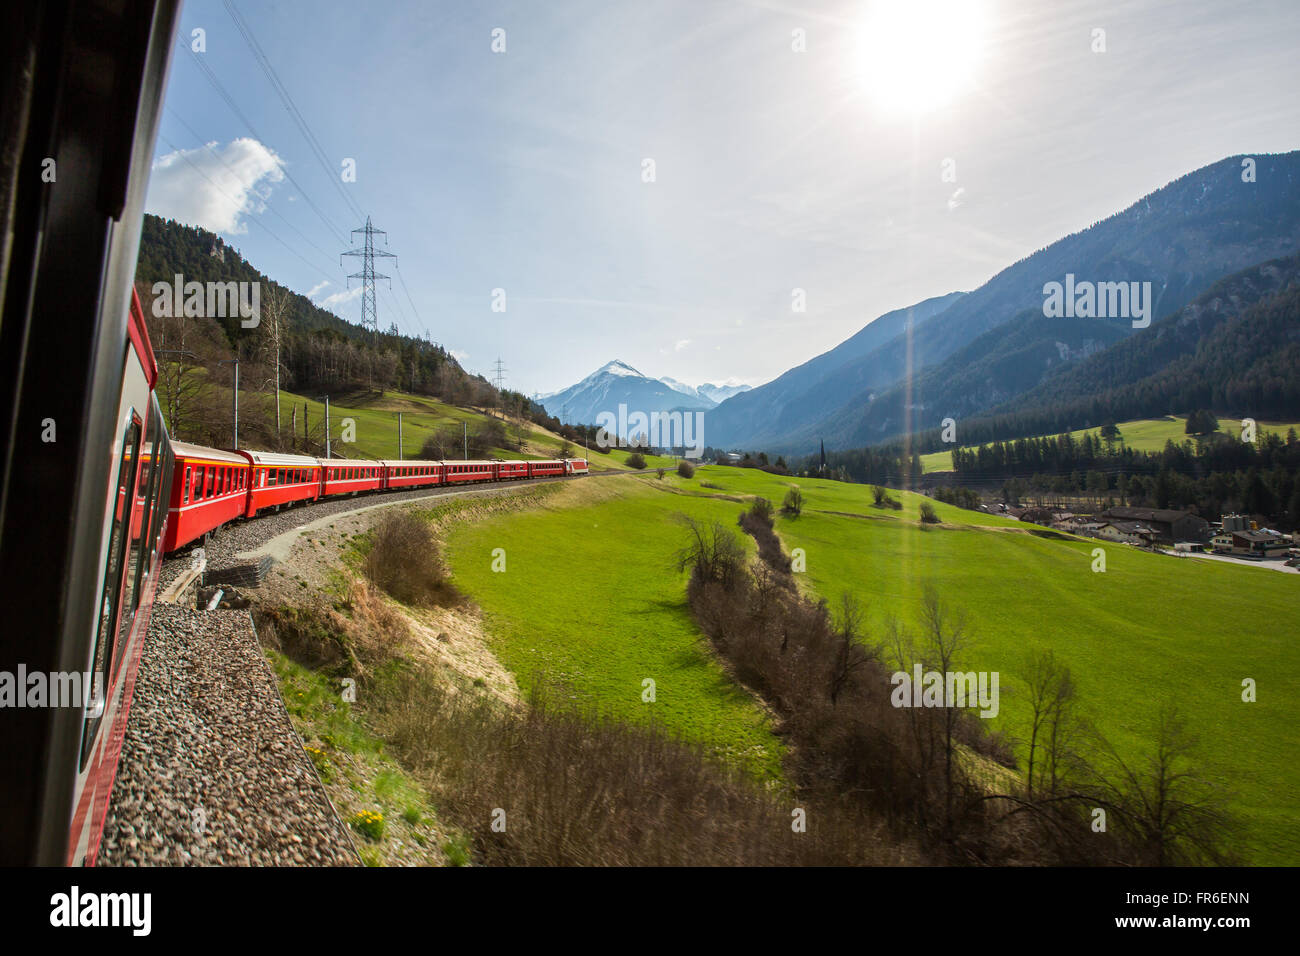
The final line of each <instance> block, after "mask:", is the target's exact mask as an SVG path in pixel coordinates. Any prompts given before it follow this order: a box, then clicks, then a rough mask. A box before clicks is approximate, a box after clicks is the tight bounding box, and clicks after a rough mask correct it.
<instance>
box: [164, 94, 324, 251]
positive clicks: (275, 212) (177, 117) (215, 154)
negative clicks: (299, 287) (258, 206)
mask: <svg viewBox="0 0 1300 956" xmlns="http://www.w3.org/2000/svg"><path fill="white" fill-rule="evenodd" d="M167 112H169V113H171V115H172V117H173V118H174V119H175V120H176V122H178V123H180V124H181V125H182V126H184V127H185V128H186V129H187V130H189V132H190V135H191V136H193V137H194V138H195V140H197V141H198V143H199V145H201V146H202V147H203V148H204V149H206V150H207V151H208V152H209V153H211V154H212V155H213V157H215V158H216V159H217V160H218V161H220V163H221V165H223V166H225V167H226V169H228V170H230V171H231V173H233V174H234V175H235V176H239V175H240V173H239V171H238V170H237V169H235V167H233V166H231V165H230V164H229V163H228V162H226V160H225V157H223V156H222V155H221V154H220V153H218V152H217V151H216V150H215V149H213V148H212V147H211V145H209V144H208V143H206V142H205V141H204V140H203V137H202V136H200V135H199V134H198V133H197V132H195V131H194V127H192V126H190V124H189V123H187V122H185V119H184V118H183V117H182V116H181V115H180V114H179V113H177V112H176V111H175V110H174V109H172V108H171V107H170V106H169V107H167ZM230 198H231V199H232V200H233V198H234V197H230ZM266 209H267V211H268V212H270V213H271V214H272V215H274V216H275V217H277V218H278V219H279V220H280V221H281V222H283V223H284V224H285V225H286V226H288V227H289V228H290V229H292V230H293V231H294V232H296V233H297V234H298V235H299V236H301V237H302V239H303V241H304V242H306V243H307V244H308V245H309V246H311V247H312V248H313V249H315V250H316V251H317V252H319V253H320V254H321V255H322V256H324V257H325V258H327V259H328V258H330V254H329V253H328V252H326V251H325V250H324V249H322V248H321V247H320V246H318V245H316V243H315V242H313V241H312V240H311V238H310V237H309V236H308V235H307V234H306V233H304V232H303V231H302V230H301V229H299V228H298V227H297V226H295V225H294V224H293V223H291V222H290V221H289V220H288V219H285V218H284V216H282V215H280V211H279V210H278V209H276V208H275V207H274V206H271V205H270V204H267V206H266Z"/></svg>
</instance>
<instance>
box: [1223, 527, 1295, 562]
mask: <svg viewBox="0 0 1300 956" xmlns="http://www.w3.org/2000/svg"><path fill="white" fill-rule="evenodd" d="M1211 544H1213V545H1214V550H1215V551H1218V552H1220V553H1222V554H1235V555H1240V556H1241V557H1247V558H1284V557H1286V556H1287V553H1288V551H1289V550H1290V548H1291V542H1290V541H1289V540H1288V539H1287V536H1286V535H1284V534H1279V533H1278V532H1276V531H1270V530H1268V529H1267V528H1265V529H1262V530H1258V531H1252V530H1246V531H1221V532H1219V533H1218V534H1216V535H1215V536H1214V538H1213V540H1212V541H1211Z"/></svg>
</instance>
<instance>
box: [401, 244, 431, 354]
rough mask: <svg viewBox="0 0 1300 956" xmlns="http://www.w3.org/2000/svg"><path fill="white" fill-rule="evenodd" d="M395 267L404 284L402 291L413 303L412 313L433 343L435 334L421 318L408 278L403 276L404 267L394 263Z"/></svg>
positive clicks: (408, 300) (407, 299)
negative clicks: (407, 285) (408, 284)
mask: <svg viewBox="0 0 1300 956" xmlns="http://www.w3.org/2000/svg"><path fill="white" fill-rule="evenodd" d="M393 265H394V266H395V267H396V268H397V279H398V281H399V282H401V284H402V291H403V292H405V293H406V301H407V302H409V303H411V311H412V312H414V313H415V321H416V322H418V323H419V324H420V328H421V329H423V330H424V334H425V336H427V337H428V339H429V341H430V342H432V341H433V333H432V332H430V331H429V327H428V326H427V325H425V324H424V319H423V318H421V316H420V310H419V309H417V308H416V307H415V300H414V299H413V298H411V290H410V289H408V288H407V287H406V277H405V276H404V275H402V267H401V266H400V265H399V264H398V263H397V262H394V263H393Z"/></svg>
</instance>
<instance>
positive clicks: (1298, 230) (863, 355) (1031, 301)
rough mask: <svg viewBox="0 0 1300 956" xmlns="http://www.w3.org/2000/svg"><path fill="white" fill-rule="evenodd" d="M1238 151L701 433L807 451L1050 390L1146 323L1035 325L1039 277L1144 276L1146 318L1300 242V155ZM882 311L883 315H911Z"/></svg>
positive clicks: (740, 399) (733, 402)
mask: <svg viewBox="0 0 1300 956" xmlns="http://www.w3.org/2000/svg"><path fill="white" fill-rule="evenodd" d="M1243 158H1244V157H1241V156H1236V157H1230V158H1228V159H1224V160H1221V161H1219V162H1217V163H1214V164H1212V165H1210V166H1206V167H1204V168H1202V169H1199V170H1197V171H1195V172H1192V173H1189V174H1187V175H1185V176H1183V177H1181V178H1179V179H1177V180H1175V181H1174V182H1172V183H1170V184H1168V185H1167V186H1164V187H1162V188H1161V189H1158V190H1156V191H1155V192H1153V193H1151V194H1150V195H1148V196H1146V197H1144V198H1143V199H1140V200H1138V201H1137V202H1136V203H1134V204H1133V205H1131V206H1129V207H1128V208H1127V209H1125V210H1123V211H1122V212H1119V213H1116V214H1115V215H1113V216H1111V217H1109V218H1108V219H1105V220H1103V221H1101V222H1098V223H1095V224H1094V225H1092V226H1090V227H1089V228H1087V229H1085V230H1083V231H1081V232H1078V233H1075V234H1073V235H1070V236H1067V237H1066V238H1064V239H1061V240H1059V241H1057V242H1054V243H1052V244H1051V245H1050V246H1047V247H1046V248H1044V249H1041V250H1039V251H1038V252H1036V253H1034V254H1033V255H1031V256H1028V257H1027V258H1025V259H1022V260H1021V261H1019V262H1017V263H1015V264H1014V265H1012V266H1009V267H1008V268H1006V269H1004V270H1003V271H1002V272H1000V273H998V274H997V275H996V276H994V277H993V278H992V279H990V280H989V281H988V282H986V283H985V284H984V285H982V286H980V287H979V288H978V289H976V290H975V291H973V292H971V293H969V294H967V295H959V296H957V297H956V298H955V299H954V300H953V301H951V302H950V303H949V304H947V306H946V307H944V308H942V309H941V310H940V311H938V312H937V313H932V314H931V315H929V316H928V317H925V318H922V317H920V316H919V315H917V314H915V313H916V312H917V311H918V310H920V309H921V306H924V305H926V304H927V303H921V304H920V305H918V306H916V307H914V308H913V310H912V311H913V313H914V314H913V316H912V318H911V320H910V321H911V324H912V326H913V327H912V329H911V330H910V332H909V333H907V334H902V332H903V329H902V328H900V329H899V330H898V331H897V332H896V333H895V334H894V335H892V336H889V337H888V338H887V340H885V341H883V342H881V341H879V339H880V336H874V337H872V338H873V347H871V348H869V349H862V350H859V351H858V353H857V354H856V355H855V356H854V357H853V358H851V359H850V360H849V361H847V362H828V363H826V366H828V367H823V368H822V369H820V370H817V371H816V372H814V373H813V374H807V373H804V374H803V375H802V376H801V377H802V379H803V381H802V382H801V386H802V390H800V389H793V390H792V389H789V388H784V389H775V388H772V387H771V386H777V385H778V383H781V382H782V381H783V380H784V379H786V378H787V376H790V375H792V373H789V372H788V373H786V375H784V376H782V377H781V378H778V379H777V380H776V381H775V382H773V383H771V385H770V386H763V387H762V388H758V389H754V390H753V391H752V392H747V393H745V394H744V395H740V396H736V397H734V398H732V399H729V400H728V401H726V402H724V403H723V404H722V405H720V406H719V407H718V408H717V409H716V410H715V411H714V412H711V413H710V414H709V415H708V416H707V417H706V419H705V428H706V433H707V438H708V441H709V443H710V444H713V445H720V446H726V447H734V446H762V447H765V448H766V449H767V450H769V451H772V450H781V451H796V452H807V451H811V450H812V449H813V448H814V447H816V442H817V439H818V438H819V437H822V436H824V437H825V438H826V440H827V442H828V443H831V442H833V443H835V444H837V445H839V446H840V447H843V446H844V445H846V444H849V445H851V444H854V443H865V442H868V441H880V440H883V439H886V438H889V437H892V436H896V435H898V434H900V433H902V432H903V431H904V430H905V429H911V430H920V429H926V428H933V427H937V426H938V425H939V423H940V421H941V420H942V419H943V418H944V417H948V416H950V415H951V416H952V417H957V415H956V414H954V411H953V410H954V409H960V414H962V415H972V414H976V413H979V412H981V411H983V410H986V409H988V408H990V407H992V406H994V405H998V404H1004V403H1006V402H1008V401H1010V400H1011V399H1013V398H1014V397H1015V396H1016V395H1019V394H1022V393H1024V392H1026V391H1029V390H1031V389H1033V388H1037V387H1039V386H1043V387H1050V386H1049V385H1048V384H1047V383H1050V382H1051V381H1052V379H1053V377H1054V376H1055V375H1057V374H1059V373H1060V372H1061V371H1062V370H1064V369H1066V368H1068V367H1070V366H1071V365H1072V364H1074V363H1076V362H1078V361H1080V360H1083V359H1086V358H1087V357H1088V356H1089V355H1091V354H1093V353H1094V352H1095V351H1096V350H1097V349H1098V348H1101V349H1103V350H1104V349H1105V348H1107V347H1113V344H1112V342H1113V341H1114V340H1117V339H1119V338H1128V337H1135V336H1141V335H1144V334H1146V333H1147V332H1149V331H1150V328H1146V329H1135V328H1133V326H1132V322H1131V320H1130V318H1129V317H1127V316H1125V317H1109V318H1102V319H1078V318H1068V319H1067V318H1060V319H1050V320H1047V324H1045V323H1044V321H1040V320H1044V319H1046V316H1044V314H1043V306H1044V285H1045V284H1047V283H1050V282H1062V281H1063V280H1065V277H1066V276H1067V275H1073V276H1075V277H1077V278H1078V279H1079V280H1080V281H1087V282H1092V283H1100V282H1139V283H1144V282H1150V283H1151V291H1152V296H1153V300H1154V301H1153V305H1152V309H1151V315H1150V318H1151V319H1152V320H1153V324H1154V321H1155V320H1159V319H1161V318H1163V317H1165V316H1168V315H1170V314H1171V313H1174V312H1176V311H1178V310H1179V309H1181V308H1183V307H1184V306H1186V305H1187V304H1188V303H1189V302H1191V301H1192V300H1194V299H1195V298H1197V296H1199V295H1201V294H1202V293H1203V292H1205V291H1206V290H1207V289H1208V288H1209V287H1210V286H1211V285H1213V284H1214V283H1215V282H1216V281H1218V280H1219V279H1221V278H1223V277H1225V276H1228V275H1231V274H1233V273H1236V272H1239V271H1241V270H1244V269H1247V268H1249V267H1251V266H1253V265H1256V264H1258V263H1261V262H1264V261H1266V260H1269V259H1275V258H1279V257H1285V256H1288V255H1291V254H1293V253H1294V252H1295V251H1296V250H1297V249H1298V248H1300V152H1291V153H1284V154H1279V155H1272V156H1256V157H1254V159H1255V177H1254V180H1253V181H1251V182H1244V181H1243V179H1242V161H1243ZM935 301H936V300H928V302H929V303H934V302H935ZM940 301H941V300H940ZM902 311H904V312H907V311H908V310H902ZM1034 313H1036V315H1035V314H1034ZM890 315H891V316H893V317H894V322H893V325H894V326H904V327H905V326H906V325H907V324H908V319H907V318H906V317H903V318H901V319H900V318H898V313H890ZM884 318H885V317H884V316H882V317H881V319H877V320H876V321H875V322H873V323H871V324H870V325H868V326H867V327H866V328H865V329H863V330H862V332H860V333H859V335H863V334H865V333H867V332H869V330H871V328H872V327H873V326H876V325H877V324H878V323H880V322H881V321H882V319H884ZM1051 322H1056V323H1058V324H1059V334H1058V333H1056V332H1054V331H1053V328H1054V327H1053V326H1052V325H1051V324H1050V323H1051ZM882 331H883V327H882ZM855 338H856V336H855ZM1089 340H1091V344H1089ZM850 341H852V340H850ZM1058 343H1059V344H1058ZM845 344H848V343H845ZM835 351H838V349H837V350H832V352H828V353H826V355H825V356H819V359H826V358H828V357H829V356H832V355H833V354H834V352H835ZM1053 352H1055V353H1056V355H1057V359H1056V360H1053V359H1052V354H1053ZM950 357H951V358H952V360H953V361H952V362H950V363H948V364H947V365H942V364H941V363H944V362H945V360H947V359H949V358H950ZM813 361H814V362H815V361H818V360H816V359H815V360H813ZM807 364H810V363H806V364H805V366H800V369H805V368H806V366H807ZM800 369H796V370H792V371H793V372H799V371H800ZM927 370H932V371H931V373H930V374H927ZM909 388H910V390H911V395H910V398H909V397H908V391H907V390H908V389H909ZM828 406H830V407H828Z"/></svg>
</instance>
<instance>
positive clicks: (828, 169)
mask: <svg viewBox="0 0 1300 956" xmlns="http://www.w3.org/2000/svg"><path fill="white" fill-rule="evenodd" d="M231 9H233V10H234V11H236V12H237V13H238V15H239V17H240V18H241V19H242V21H243V23H244V25H245V26H246V28H247V36H246V35H245V33H244V32H243V31H241V30H240V29H239V28H238V27H237V25H236V20H235V18H234V17H233V16H232V13H231ZM195 31H201V32H200V33H198V34H196V33H195ZM1098 31H1103V32H1101V33H1099V32H1098ZM249 38H251V39H252V41H254V42H255V44H256V45H257V47H258V48H260V50H261V52H262V54H263V55H264V57H265V63H267V64H269V67H270V69H269V70H264V69H263V66H262V62H263V61H262V60H260V59H259V57H257V56H255V54H254V52H253V49H252V47H251V46H250V42H249ZM200 46H201V47H202V51H201V52H195V47H200ZM494 48H495V49H494ZM1297 50H1300V3H1296V2H1294V0H1278V2H1268V0H1243V2H1237V3H1222V2H1219V3H1205V2H1192V0H1178V2H1129V3H1098V2H1091V3H1074V2H1052V0H1046V2H1038V0H1035V2H1029V0H1021V2H1012V0H959V2H952V0H947V2H945V0H899V2H895V3H872V2H862V0H858V2H826V3H817V4H801V3H786V2H779V0H773V2H765V0H684V2H674V0H655V2H653V3H644V2H631V0H596V2H586V0H550V2H547V3H538V2H535V0H534V2H527V0H525V2H518V3H510V2H496V0H475V2H473V3H469V2H463V3H453V2H446V3H437V4H433V3H428V2H427V0H396V2H386V3H383V4H358V3H355V2H337V0H284V2H269V0H259V2H254V0H190V2H187V3H186V4H185V6H184V8H183V10H182V15H181V25H180V28H179V30H178V34H177V39H176V46H175V50H174V53H173V57H172V63H171V67H170V73H169V77H168V85H167V92H166V95H165V101H164V106H165V109H164V113H163V118H162V123H161V127H160V134H159V139H158V143H157V147H156V151H155V161H154V168H153V171H152V174H151V179H150V186H149V193H148V199H147V202H146V208H147V210H148V211H149V212H152V213H155V214H158V215H162V216H165V217H169V218H174V219H178V220H181V221H184V222H187V223H190V224H193V225H199V226H203V227H204V228H207V229H210V230H212V231H214V232H218V233H220V234H221V235H222V236H223V238H224V239H225V240H226V241H227V242H228V243H230V244H231V245H233V246H234V247H235V248H236V249H238V250H239V251H240V253H241V254H242V255H244V256H245V257H246V258H247V259H249V260H250V261H251V262H252V263H253V264H254V265H255V266H256V267H258V268H259V269H261V270H262V271H263V272H264V273H266V274H267V275H269V276H270V277H272V278H274V279H275V280H276V281H278V282H281V283H283V284H285V285H287V286H288V287H290V288H292V289H294V290H296V291H298V292H301V293H303V294H304V295H309V296H310V297H311V298H312V299H313V301H315V302H316V303H317V304H318V305H321V306H322V307H324V308H328V309H331V310H332V311H334V312H335V313H337V314H338V315H339V316H341V317H342V318H344V319H347V320H349V321H353V322H360V319H361V302H360V299H359V297H358V296H359V288H358V286H359V283H358V281H357V280H355V279H353V280H349V279H347V275H348V274H349V273H353V272H357V271H359V263H358V260H356V259H342V260H341V259H340V253H342V252H344V251H346V250H347V249H349V248H353V247H354V246H353V242H352V241H351V237H350V231H351V230H352V229H355V228H359V227H360V226H362V225H363V224H364V217H365V216H369V217H371V219H372V220H373V223H374V226H375V227H376V228H378V229H383V230H385V231H386V233H387V246H385V245H384V244H383V242H382V240H381V241H380V244H379V248H380V249H386V250H387V251H389V252H392V253H394V254H395V255H396V256H397V258H396V260H392V259H387V260H382V261H378V262H377V266H376V267H377V269H378V270H380V271H382V272H386V273H388V274H389V275H390V276H391V277H392V279H391V288H390V287H389V283H387V282H383V281H381V282H380V283H379V292H378V312H379V323H380V325H381V327H383V328H387V327H388V326H389V325H390V324H392V323H396V324H397V326H398V327H399V329H400V330H401V331H403V332H405V333H407V334H411V335H418V336H421V337H428V338H430V339H431V340H432V341H434V342H437V343H439V344H441V345H443V346H444V347H445V348H447V349H448V350H449V351H451V352H452V353H453V354H455V355H456V356H457V357H458V358H459V359H460V360H461V362H462V364H463V365H465V367H466V368H467V369H469V370H470V371H471V372H478V373H482V374H484V375H485V376H487V377H489V378H492V376H493V375H494V372H493V365H494V363H495V361H496V360H497V359H498V358H500V359H501V361H502V363H503V365H504V367H505V369H506V371H505V373H504V382H505V385H506V386H507V387H510V388H513V389H516V390H519V391H523V392H525V393H527V394H533V393H535V392H540V393H546V392H553V391H556V390H559V389H561V388H564V387H566V386H568V385H570V384H572V383H574V382H577V381H579V380H580V379H582V378H583V377H585V376H586V375H588V374H589V373H591V372H592V371H594V370H595V369H596V368H598V367H600V366H601V365H604V364H605V363H606V362H608V361H610V360H612V359H620V360H622V361H624V362H626V363H628V364H629V365H632V366H634V367H636V368H637V369H639V370H640V371H641V372H643V373H645V374H647V375H650V376H651V377H658V376H671V377H672V378H675V379H678V380H680V381H683V382H686V383H689V384H691V385H698V384H701V383H703V382H713V383H715V384H716V383H722V382H727V381H731V382H747V383H749V384H753V385H757V384H760V383H762V382H764V381H767V380H770V379H772V378H774V377H776V376H778V375H780V374H781V373H782V372H784V371H785V370H787V369H789V368H791V367H793V366H795V365H798V364H800V363H801V362H804V361H806V360H808V359H809V358H812V357H813V356H815V355H817V354H819V353H821V352H824V351H826V350H827V349H829V348H832V347H834V346H835V345H836V344H838V343H839V342H841V341H843V340H844V339H846V338H848V337H849V336H851V335H852V334H853V333H855V332H857V331H858V330H859V329H861V328H862V327H863V326H864V325H866V324H867V323H868V322H870V321H871V320H872V319H874V318H875V317H877V316H879V315H881V314H883V313H885V312H888V311H890V310H892V309H896V308H900V307H904V306H907V305H910V304H912V303H915V302H918V301H921V300H923V299H926V298H929V297H931V296H935V295H942V294H945V293H947V292H951V291H953V290H958V289H964V290H969V289H973V288H976V287H978V286H979V285H980V284H982V283H983V282H985V281H987V280H988V279H989V278H990V277H992V276H993V275H995V274H996V273H997V272H999V271H1001V270H1002V269H1003V268H1005V267H1007V266H1009V265H1011V264H1012V263H1014V262H1015V261H1017V260H1019V259H1021V258H1023V257H1025V256H1027V255H1029V254H1031V253H1033V252H1034V251H1036V250H1037V249H1040V248H1042V247H1043V246H1046V245H1048V244H1050V243H1051V242H1053V241H1055V240H1057V239H1059V238H1062V237H1063V236H1065V235H1068V234H1070V233H1072V232H1075V231H1078V230H1080V229H1083V228H1086V227H1087V226H1089V225H1091V224H1092V223H1093V222H1096V221H1097V220H1100V219H1103V218H1105V217H1107V216H1109V215H1110V214H1112V213H1114V212H1117V211H1118V210H1120V209H1122V208H1124V207H1126V206H1128V205H1129V204H1131V203H1132V202H1134V201H1135V200H1137V199H1138V198H1140V197H1141V196H1143V195H1145V194H1146V193H1149V192H1151V191H1152V190H1154V189H1158V188H1159V187H1161V186H1163V185H1165V184H1166V183H1168V182H1170V181H1171V180H1173V179H1176V178H1178V177H1179V176H1181V175H1183V174H1185V173H1187V172H1190V171H1192V170H1194V169H1196V168H1199V167H1201V166H1205V165H1207V164H1209V163H1212V162H1215V161H1217V160H1220V159H1222V158H1224V157H1226V156H1232V155H1236V154H1247V155H1260V154H1264V153H1273V152H1284V151H1289V150H1292V149H1296V148H1300V98H1297V97H1296V96H1295V91H1296V89H1297V88H1300V56H1297V53H1296V51H1297ZM276 84H278V85H279V88H281V89H283V90H284V91H287V95H288V100H289V103H291V104H292V107H293V110H294V111H296V112H291V110H290V108H289V106H287V105H286V103H285V101H284V100H282V98H281V97H280V96H279V95H278V94H277V85H276ZM295 117H296V118H295ZM349 161H351V164H350V165H349ZM352 168H354V169H355V177H354V179H355V181H345V175H346V173H347V170H349V169H352ZM394 262H395V263H396V266H395V267H394V266H393V263H394ZM349 287H350V288H349ZM495 290H503V292H504V295H502V294H501V293H499V292H496V291H495ZM502 306H504V309H503V310H502ZM800 306H802V308H800Z"/></svg>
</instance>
